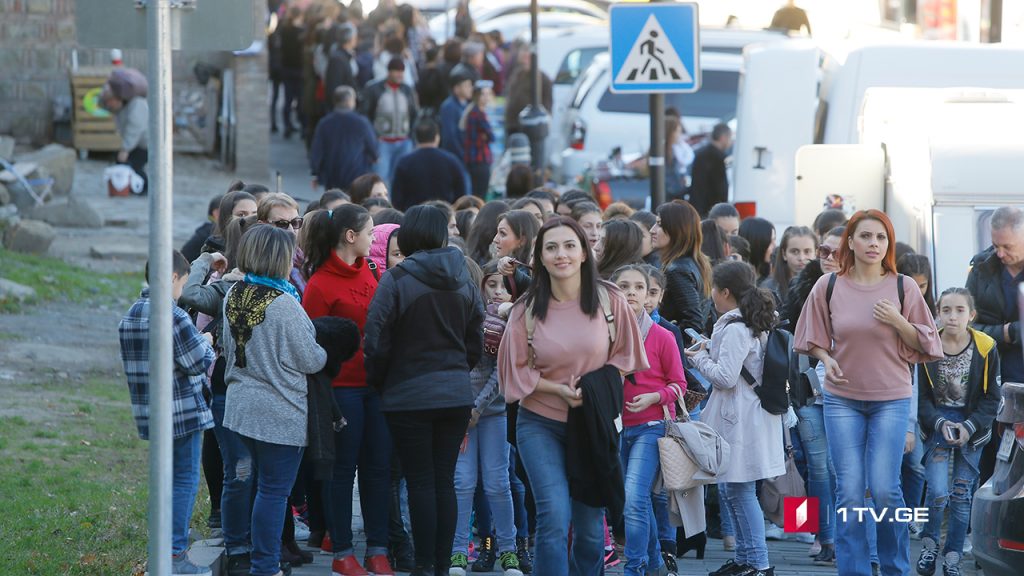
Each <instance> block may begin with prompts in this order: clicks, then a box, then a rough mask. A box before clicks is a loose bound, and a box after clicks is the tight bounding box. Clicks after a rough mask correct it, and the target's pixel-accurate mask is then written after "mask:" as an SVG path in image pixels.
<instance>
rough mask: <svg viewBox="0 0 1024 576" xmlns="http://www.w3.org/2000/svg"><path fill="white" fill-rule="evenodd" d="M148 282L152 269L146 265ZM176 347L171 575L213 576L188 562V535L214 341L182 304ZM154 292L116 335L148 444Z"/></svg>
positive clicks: (176, 259)
mask: <svg viewBox="0 0 1024 576" xmlns="http://www.w3.org/2000/svg"><path fill="white" fill-rule="evenodd" d="M171 266H172V273H171V298H173V299H174V300H175V301H177V299H178V297H180V296H181V289H182V288H183V287H184V286H185V282H186V281H187V280H188V274H189V263H188V260H186V259H185V257H184V256H183V255H182V254H181V252H178V251H177V250H175V251H174V254H173V256H172V257H171ZM146 278H147V279H148V278H149V264H148V263H147V264H146ZM172 314H173V320H172V322H173V331H174V332H173V343H174V348H173V351H174V382H173V386H174V391H173V399H174V401H173V404H172V405H173V410H174V414H173V422H174V452H173V459H172V465H173V469H174V470H173V476H174V478H173V485H174V497H173V502H172V504H173V507H172V514H171V554H172V560H171V572H172V573H173V574H193V575H209V574H212V572H211V571H210V569H209V568H208V567H205V566H197V565H195V564H193V563H192V561H191V560H189V558H188V530H189V525H190V524H191V522H192V508H193V506H194V505H195V500H196V493H197V492H198V491H199V462H200V454H201V453H202V450H201V439H202V437H203V431H204V430H208V429H210V428H213V414H212V413H211V412H210V408H209V407H208V406H207V405H206V401H205V400H204V399H203V385H204V383H205V382H206V370H207V369H208V368H209V367H210V365H211V364H212V363H213V359H214V352H213V346H212V342H213V338H212V337H211V336H210V334H202V335H200V334H199V331H198V330H196V327H195V326H194V325H193V324H192V320H191V319H189V317H188V314H186V313H185V311H184V310H182V309H181V308H179V307H178V306H177V304H175V305H174V306H173V307H172ZM149 318H150V299H149V288H144V289H143V290H142V294H141V295H140V296H139V299H138V300H136V301H135V304H132V307H131V308H129V309H128V313H127V314H125V316H124V318H122V319H121V322H120V324H118V327H117V331H118V333H119V335H120V341H121V362H123V363H124V372H125V375H126V376H127V379H128V390H129V392H130V393H131V401H132V415H133V416H134V417H135V425H136V427H137V428H138V431H139V438H142V439H143V440H148V439H149V415H150V411H149V385H150V378H149V362H150V359H149V349H150V345H149Z"/></svg>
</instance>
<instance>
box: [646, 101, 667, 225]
mask: <svg viewBox="0 0 1024 576" xmlns="http://www.w3.org/2000/svg"><path fill="white" fill-rule="evenodd" d="M650 98H651V106H650V108H651V154H650V156H648V158H647V166H648V167H649V168H650V175H651V210H652V211H654V210H657V208H658V206H661V205H662V204H664V203H665V178H667V177H668V174H666V173H665V95H664V94H651V96H650Z"/></svg>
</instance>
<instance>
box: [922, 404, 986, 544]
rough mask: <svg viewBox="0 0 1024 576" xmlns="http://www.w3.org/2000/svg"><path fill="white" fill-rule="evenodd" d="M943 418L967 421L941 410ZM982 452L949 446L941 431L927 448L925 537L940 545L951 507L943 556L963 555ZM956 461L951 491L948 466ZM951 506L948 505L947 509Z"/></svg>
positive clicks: (925, 460) (933, 437)
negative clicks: (949, 554)
mask: <svg viewBox="0 0 1024 576" xmlns="http://www.w3.org/2000/svg"><path fill="white" fill-rule="evenodd" d="M939 411H940V412H941V413H942V415H943V416H944V417H946V418H947V419H949V420H951V421H953V422H962V421H963V420H964V416H963V412H962V411H960V410H951V409H947V408H940V409H939ZM980 459H981V450H979V449H977V448H975V447H973V446H971V445H970V444H967V445H966V446H963V447H952V446H950V445H948V444H947V443H946V441H945V439H944V438H943V436H942V433H941V432H933V433H932V435H931V436H930V437H929V438H928V445H927V447H926V448H925V455H924V465H925V477H926V478H927V479H928V491H927V495H926V496H925V504H926V505H927V506H928V524H926V525H925V528H924V533H923V534H922V537H924V538H931V539H932V540H933V541H934V542H936V543H938V542H939V540H940V536H941V534H942V516H943V513H944V512H945V511H946V508H947V507H948V508H949V524H948V526H947V531H946V545H945V547H944V548H943V550H942V554H943V555H945V554H946V553H947V552H956V553H957V554H963V552H964V539H965V538H966V537H967V525H968V523H969V522H970V520H971V501H972V500H973V498H974V493H973V489H974V482H975V481H976V480H977V479H978V461H979V460H980ZM950 460H952V461H953V488H952V490H950V488H949V466H950ZM947 505H948V506H947Z"/></svg>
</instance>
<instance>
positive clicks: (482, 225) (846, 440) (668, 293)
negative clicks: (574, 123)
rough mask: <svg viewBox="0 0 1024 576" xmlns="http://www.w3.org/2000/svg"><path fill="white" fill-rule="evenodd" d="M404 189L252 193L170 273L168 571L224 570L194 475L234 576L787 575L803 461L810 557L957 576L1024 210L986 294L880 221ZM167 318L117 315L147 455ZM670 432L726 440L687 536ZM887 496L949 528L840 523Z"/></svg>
mask: <svg viewBox="0 0 1024 576" xmlns="http://www.w3.org/2000/svg"><path fill="white" fill-rule="evenodd" d="M389 197H391V198H393V196H392V195H391V194H390V193H389V190H388V188H387V186H386V184H385V183H384V181H383V180H382V179H381V178H380V177H379V176H378V175H376V174H375V173H372V172H371V173H367V174H363V175H360V176H359V177H357V178H356V179H355V181H354V182H353V184H352V185H351V186H350V187H349V189H348V191H347V192H346V191H342V190H329V191H327V192H326V193H324V194H323V195H322V196H321V197H320V198H319V199H317V200H315V201H313V202H311V203H310V204H309V205H307V206H305V207H302V208H301V212H302V214H301V215H300V206H299V205H298V204H297V203H296V202H295V200H293V199H292V198H291V197H289V196H287V195H285V194H281V193H270V192H269V191H268V190H267V188H266V187H264V186H261V185H257V184H251V185H245V184H243V183H241V182H238V183H236V184H235V185H233V186H232V187H231V189H230V190H229V191H228V192H227V193H226V194H224V195H222V196H218V197H217V198H216V199H215V200H214V201H212V202H211V204H210V220H211V221H210V222H209V223H208V224H206V225H204V226H201V227H200V228H199V229H198V230H197V231H196V236H195V238H193V239H192V240H190V242H189V243H188V244H187V245H186V247H185V248H184V252H186V253H188V254H187V257H186V256H185V255H182V253H176V254H175V260H174V262H175V264H174V277H173V279H174V296H175V298H176V303H177V306H176V307H175V340H174V342H175V349H174V351H175V357H176V358H175V372H176V377H175V457H174V462H175V506H174V526H175V529H174V541H173V550H174V553H175V554H176V556H175V566H176V570H178V571H177V572H175V573H182V574H190V573H195V574H202V573H205V572H203V569H202V568H200V567H189V563H188V561H187V556H185V555H184V552H185V550H186V549H187V544H188V539H187V526H188V525H189V515H190V513H191V507H192V506H191V504H192V503H193V502H194V500H195V498H196V493H197V486H198V482H199V480H200V477H201V474H200V462H201V467H202V475H203V476H205V478H206V482H207V484H208V486H209V492H210V495H211V511H210V516H209V524H210V526H211V527H217V528H220V529H221V530H222V532H223V535H224V539H225V546H226V549H227V554H228V573H229V574H232V575H239V574H252V575H254V576H274V575H276V574H278V573H279V572H280V571H281V570H282V566H286V565H296V564H302V563H305V562H309V561H311V555H310V553H309V552H308V551H307V550H305V549H303V547H301V546H299V545H298V544H297V536H296V534H297V533H301V538H302V539H303V540H305V543H306V544H307V545H308V546H311V547H314V548H320V549H321V550H324V551H328V552H330V553H331V554H333V564H332V571H333V572H334V573H335V574H339V575H342V576H352V575H362V574H377V575H386V574H394V573H395V571H405V572H411V573H412V574H415V575H418V576H419V575H425V574H431V575H434V574H445V575H450V576H459V575H465V574H467V573H468V572H470V571H476V572H480V571H485V572H486V571H491V570H492V569H495V567H496V566H497V569H498V570H500V571H501V572H502V573H504V574H505V576H521V575H522V574H529V573H532V574H536V575H563V574H580V575H583V574H595V575H596V574H600V573H602V569H603V567H605V566H609V565H614V564H618V563H623V568H624V571H625V573H626V574H628V575H636V576H641V575H645V574H650V573H656V572H657V571H659V570H662V569H664V570H668V571H673V572H674V571H676V570H677V569H678V562H677V557H678V556H683V555H685V554H686V553H688V552H689V551H690V550H695V551H696V553H697V554H698V557H702V556H703V553H704V549H705V547H706V545H707V536H708V535H709V534H710V535H712V536H714V537H716V538H720V539H721V542H722V546H724V547H725V548H726V549H727V550H734V551H735V556H734V558H733V559H731V560H729V561H728V562H727V563H726V564H725V565H723V566H722V567H721V568H720V569H718V570H715V571H713V572H712V573H711V575H712V576H766V575H769V576H770V575H771V574H773V573H774V571H773V567H772V566H771V563H770V560H769V555H768V549H767V546H766V540H767V539H768V538H769V537H771V536H772V533H773V531H778V530H779V528H778V527H777V526H775V525H774V524H772V523H771V522H770V521H768V520H766V518H767V515H766V514H765V512H764V511H763V510H762V504H761V502H760V501H759V492H760V486H761V484H763V483H764V482H766V481H769V480H771V479H773V478H776V477H779V476H781V475H783V474H784V473H785V472H786V465H785V462H786V459H787V454H795V455H796V459H797V461H798V467H799V469H800V471H801V473H802V475H803V478H804V479H805V481H806V487H807V493H808V494H809V495H811V496H815V497H817V498H818V499H819V502H820V503H821V507H822V508H821V522H820V529H819V531H818V532H817V533H816V534H815V535H814V536H813V541H812V540H811V537H809V538H808V543H809V544H811V549H810V550H809V553H810V554H811V555H813V557H814V559H813V561H814V563H816V564H820V565H825V566H837V568H838V571H839V573H840V574H844V575H845V574H851V575H852V574H856V575H868V574H872V573H880V574H886V575H888V574H893V575H894V574H906V573H907V572H908V570H910V569H912V566H914V561H913V559H912V558H910V547H909V539H910V538H911V537H915V538H920V539H921V540H922V541H923V549H922V552H921V555H920V557H919V558H918V559H917V562H916V571H917V572H918V573H919V574H922V575H924V576H930V575H931V574H933V573H935V572H936V569H937V565H938V564H940V563H941V565H942V570H943V575H944V576H957V575H958V574H959V565H960V561H961V558H962V556H963V554H964V550H965V546H966V545H967V539H966V534H967V532H968V530H969V520H970V503H971V494H972V493H973V491H974V490H975V489H976V488H977V486H978V485H979V480H980V481H984V480H985V478H986V477H987V475H988V474H991V470H992V461H991V460H992V455H991V454H988V452H990V451H991V449H992V446H991V443H990V442H989V440H990V438H992V437H993V429H992V428H993V419H994V415H995V410H996V406H997V405H998V402H999V388H1000V382H1001V380H1002V378H1016V377H1019V376H1016V374H1017V371H1020V370H1021V369H1024V360H1022V357H1021V356H1022V355H1021V352H1020V347H1019V345H1018V344H1019V337H1020V336H1019V328H1018V324H1017V321H1016V320H1015V317H1016V315H1017V311H1016V309H1015V307H1014V303H1015V302H1016V299H1015V298H1014V297H1011V295H1012V293H1013V290H1015V286H1016V284H1017V283H1019V281H1020V279H1021V274H1022V270H1024V258H1022V257H1021V255H1022V254H1024V250H1022V249H1024V213H1022V212H1021V211H1020V210H1019V209H1016V208H1000V209H999V210H996V211H995V213H994V215H993V218H992V230H993V231H992V243H993V246H992V248H990V249H989V250H988V251H986V252H984V253H982V254H979V255H978V257H976V262H975V264H974V268H973V270H972V272H971V275H970V277H969V280H968V283H967V287H966V288H963V287H945V289H944V290H943V291H942V292H941V294H940V296H939V297H938V298H935V296H934V293H935V292H936V290H935V288H936V287H935V286H933V285H932V282H931V272H930V270H931V266H930V263H929V261H928V258H927V257H926V256H923V255H919V254H915V253H913V251H912V250H910V249H909V247H907V246H905V245H902V244H900V243H898V242H895V240H894V238H895V231H894V230H893V228H892V224H891V223H890V221H889V219H888V217H887V216H886V215H885V214H884V213H882V212H879V211H876V210H861V211H858V212H856V213H854V214H853V215H852V217H850V218H849V219H848V218H847V215H846V214H844V213H842V212H841V211H836V210H826V211H824V212H822V213H821V214H820V215H819V216H818V217H817V218H816V219H815V221H814V222H813V223H808V224H810V226H792V227H789V228H787V229H786V230H785V231H784V232H783V234H782V236H781V239H780V240H779V241H778V242H776V238H775V227H774V226H773V225H772V224H771V223H770V222H767V221H765V220H763V219H760V218H757V217H750V218H745V219H742V220H741V218H740V215H739V213H738V212H737V210H736V209H735V208H734V207H733V206H732V205H730V204H725V203H720V204H717V205H714V206H712V207H711V208H710V210H709V218H708V219H705V220H703V221H702V220H701V219H700V216H699V214H698V212H697V210H696V209H695V208H694V207H693V206H692V205H690V204H689V203H687V202H685V201H682V200H675V201H672V202H668V203H666V204H663V205H661V206H658V207H657V209H656V212H655V213H651V212H646V211H642V210H641V211H634V210H633V209H632V208H630V207H629V206H626V205H624V204H618V203H616V204H612V205H611V206H609V207H608V208H607V209H605V210H602V209H601V208H599V207H598V205H597V204H595V202H594V199H593V198H592V197H590V195H588V194H587V193H586V192H583V191H581V190H569V191H566V192H563V193H561V194H559V193H557V192H556V191H554V190H552V189H548V188H538V189H534V190H532V191H529V192H528V193H526V194H525V195H524V196H522V197H520V198H505V199H503V200H493V201H491V202H487V203H485V202H484V201H483V200H481V199H479V198H477V197H475V196H473V195H469V194H463V195H462V196H460V197H459V198H458V200H457V201H456V202H455V204H454V205H452V204H449V203H448V202H446V201H444V200H441V199H438V198H430V197H429V196H428V197H426V198H424V197H420V198H417V200H418V201H419V202H418V203H416V204H415V205H412V206H410V207H408V209H407V210H405V211H399V210H397V209H395V208H393V207H391V204H390V202H389V200H388V198H389ZM897 256H898V257H897ZM190 259H191V262H190V261H189V260H190ZM1004 292H1005V294H1004ZM840 303H841V305H839V304H840ZM148 308H149V297H148V291H144V292H143V294H142V296H141V297H140V299H139V301H138V302H137V303H136V304H135V305H134V306H133V307H132V309H131V310H130V311H129V312H128V314H127V315H126V317H125V319H124V321H123V322H122V324H121V333H122V353H123V358H124V361H125V370H126V373H127V374H128V380H129V387H130V389H131V391H132V401H133V409H134V411H135V412H134V413H135V416H136V418H137V421H138V425H139V433H140V436H141V437H143V438H146V437H147V434H148V430H147V426H148V424H147V423H148V402H147V398H148V388H147V386H148V381H147V375H148V344H147V342H146V340H145V338H146V334H147V321H148V318H147V310H148ZM937 326H941V329H939V328H937ZM779 327H782V328H783V329H785V330H788V331H790V332H791V333H792V334H793V344H792V347H793V349H794V351H795V353H797V354H798V355H800V356H801V357H802V360H800V362H803V364H802V365H801V366H802V367H803V370H802V371H801V377H799V378H790V380H791V382H790V383H791V388H790V394H789V400H788V401H789V404H790V410H788V411H787V413H786V414H776V413H771V412H769V411H768V410H767V409H766V408H765V406H764V405H763V404H762V401H761V397H760V395H759V393H758V391H757V386H758V385H759V384H760V383H761V382H762V381H763V379H764V378H765V372H766V370H767V368H766V366H767V365H768V359H767V354H768V352H767V350H768V339H769V334H770V333H772V331H773V330H775V329H776V328H779ZM1001 360H1002V361H1001ZM694 400H695V401H694ZM677 419H684V420H685V419H691V420H695V421H699V422H703V423H705V424H707V425H708V426H710V427H711V428H712V429H713V430H714V431H715V433H716V434H717V435H719V436H720V437H721V438H722V439H724V440H725V441H726V442H727V443H728V444H729V446H730V447H731V456H730V458H729V462H727V463H725V464H726V466H724V467H723V469H722V470H721V471H720V473H719V474H718V475H717V476H716V477H715V481H714V482H713V483H712V484H711V485H710V486H709V487H708V489H707V491H706V494H705V497H704V498H703V500H704V503H705V504H706V509H707V514H706V516H705V514H703V513H702V514H700V517H699V518H698V519H696V520H694V518H693V516H692V515H691V516H688V517H687V516H685V515H684V516H683V518H682V520H680V517H679V514H678V512H679V511H678V510H676V513H675V514H670V509H674V508H673V505H672V504H671V503H670V500H671V498H666V493H665V492H663V491H662V490H661V488H660V486H661V484H660V482H659V478H660V466H661V463H660V456H659V450H658V439H659V438H662V437H663V436H665V435H666V426H667V425H669V424H670V423H671V422H673V421H675V420H677ZM784 438H785V440H784ZM595 445H601V446H605V447H607V446H615V447H617V448H616V452H615V453H614V454H610V453H608V451H607V449H605V450H604V451H603V452H602V451H601V450H595V449H594V446H595ZM791 450H792V451H791ZM951 466H952V471H953V472H952V480H950V479H949V474H950V472H949V470H950V467H951ZM357 478H358V481H359V501H360V505H361V507H362V518H363V522H364V527H365V533H366V552H365V555H364V557H363V558H357V557H356V555H355V546H354V542H353V532H352V521H353V493H354V484H355V481H356V479H357ZM925 486H927V489H926V488H925ZM405 494H407V502H408V505H407V507H406V506H405V505H404V504H403V503H404V502H405V501H406V497H405V496H404V495H405ZM865 494H868V495H869V497H868V498H867V499H866V498H865ZM865 502H867V504H865ZM865 505H868V506H870V505H873V506H875V507H876V508H877V509H879V510H883V509H885V510H889V511H890V513H891V512H892V511H894V510H895V509H896V508H900V507H903V506H911V507H913V506H926V507H928V508H929V509H930V514H929V520H928V522H927V524H926V525H923V526H919V525H916V524H913V523H906V522H887V521H883V522H879V523H877V524H876V523H874V522H872V521H871V520H870V518H867V519H864V518H858V517H856V516H855V515H851V514H850V513H849V512H848V511H849V510H852V509H855V508H862V507H864V506H865ZM947 507H948V509H949V510H948V511H949V518H948V522H947V524H946V529H945V537H944V542H943V530H942V526H943V517H944V512H945V509H946V508H947ZM844 511H846V512H845V513H844ZM670 518H671V520H670ZM680 522H682V523H683V524H684V526H679V524H680ZM687 523H691V525H690V526H689V529H688V528H687V526H685V524H687ZM407 526H411V534H410V533H409V531H408V530H407V528H406V527H407ZM307 529H308V532H309V534H308V535H306V534H305V531H306V530H307ZM474 535H475V536H476V538H475V539H474ZM940 543H943V546H942V547H941V548H940V546H939V544H940ZM193 568H194V570H195V571H193V572H190V571H189V570H192V569H193Z"/></svg>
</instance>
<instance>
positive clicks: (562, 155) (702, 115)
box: [549, 52, 741, 182]
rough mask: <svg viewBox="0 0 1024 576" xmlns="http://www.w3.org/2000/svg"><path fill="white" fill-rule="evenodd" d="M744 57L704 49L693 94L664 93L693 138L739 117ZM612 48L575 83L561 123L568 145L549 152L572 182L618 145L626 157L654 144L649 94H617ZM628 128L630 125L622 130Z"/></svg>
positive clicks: (555, 165) (595, 59) (566, 177)
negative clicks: (738, 105) (610, 51)
mask: <svg viewBox="0 0 1024 576" xmlns="http://www.w3.org/2000/svg"><path fill="white" fill-rule="evenodd" d="M740 63H741V58H740V57H739V56H736V55H733V54H720V53H714V52H703V53H702V54H701V87H700V90H698V91H697V92H694V93H692V94H666V95H665V106H666V107H674V108H676V109H678V110H679V111H680V112H681V113H682V115H683V127H684V129H685V130H686V132H687V134H688V135H689V136H690V137H698V136H699V135H702V134H707V133H709V132H711V129H712V128H713V127H714V125H715V124H717V123H719V122H728V121H730V120H732V119H733V118H734V117H735V116H736V99H737V92H738V87H739V81H740ZM610 83H611V59H610V58H609V56H608V53H607V52H605V53H602V54H600V55H598V56H596V57H594V60H593V62H592V63H591V65H590V67H589V68H588V69H587V70H586V72H584V74H583V75H582V76H581V77H580V79H579V81H578V82H577V84H576V92H575V94H574V95H573V99H572V101H571V102H570V103H569V107H568V110H567V113H566V114H564V116H563V118H562V124H561V126H559V127H557V130H558V131H559V132H560V134H561V135H562V138H563V140H562V141H563V142H565V145H564V147H563V149H562V150H561V151H559V152H557V153H555V154H552V155H550V156H549V161H550V163H551V164H552V166H554V167H555V171H556V173H558V174H560V176H561V178H560V179H561V181H563V182H570V181H572V180H574V179H575V178H576V177H577V176H579V175H580V174H582V173H583V172H584V171H585V170H586V168H587V167H588V165H589V164H591V163H593V162H595V161H597V160H600V159H604V158H608V157H609V155H610V154H611V151H612V150H613V149H615V148H619V149H620V150H621V152H622V154H623V155H624V156H630V155H633V154H638V153H639V154H643V153H645V152H646V151H647V149H648V148H649V147H650V140H651V136H650V134H651V132H650V128H651V127H650V119H649V115H650V109H649V104H650V98H649V96H648V95H647V94H616V93H614V92H612V91H611V90H610V89H609V87H610ZM625 127H628V129H624V128H625Z"/></svg>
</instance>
